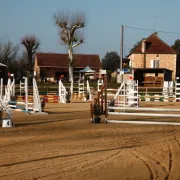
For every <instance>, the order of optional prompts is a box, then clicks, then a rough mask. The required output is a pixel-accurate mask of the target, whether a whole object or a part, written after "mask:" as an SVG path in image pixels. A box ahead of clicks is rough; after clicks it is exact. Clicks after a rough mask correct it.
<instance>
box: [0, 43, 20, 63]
mask: <svg viewBox="0 0 180 180" xmlns="http://www.w3.org/2000/svg"><path fill="white" fill-rule="evenodd" d="M18 51H19V46H18V45H13V43H12V42H10V41H7V42H4V41H2V40H1V41H0V62H1V63H3V64H6V65H8V66H9V65H10V64H11V63H12V62H13V61H16V59H17V55H18Z"/></svg>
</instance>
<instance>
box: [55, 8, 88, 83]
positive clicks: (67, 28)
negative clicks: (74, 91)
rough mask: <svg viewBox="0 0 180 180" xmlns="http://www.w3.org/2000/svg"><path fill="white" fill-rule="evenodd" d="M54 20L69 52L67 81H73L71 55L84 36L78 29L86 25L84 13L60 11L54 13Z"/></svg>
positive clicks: (72, 59) (73, 61)
mask: <svg viewBox="0 0 180 180" xmlns="http://www.w3.org/2000/svg"><path fill="white" fill-rule="evenodd" d="M53 18H54V21H55V23H56V25H57V26H58V27H59V28H60V39H61V40H62V42H63V44H64V45H66V46H67V48H68V54H69V81H70V82H71V81H73V67H74V63H75V59H74V57H73V49H74V48H75V47H76V46H79V45H80V44H82V43H83V42H84V37H83V35H82V33H81V32H80V31H79V30H80V29H83V28H84V27H85V25H86V16H85V13H83V12H79V11H75V12H70V11H66V12H65V11H62V12H59V13H57V14H54V17H53Z"/></svg>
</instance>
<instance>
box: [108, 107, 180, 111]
mask: <svg viewBox="0 0 180 180" xmlns="http://www.w3.org/2000/svg"><path fill="white" fill-rule="evenodd" d="M108 109H116V110H118V109H119V110H124V111H126V110H132V111H133V110H134V111H165V112H171V111H174V112H180V109H175V108H147V107H125V108H124V107H114V106H108Z"/></svg>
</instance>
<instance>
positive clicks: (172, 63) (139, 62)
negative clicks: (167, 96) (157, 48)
mask: <svg viewBox="0 0 180 180" xmlns="http://www.w3.org/2000/svg"><path fill="white" fill-rule="evenodd" d="M129 59H130V60H131V61H132V66H131V67H132V68H144V54H131V55H130V56H129ZM151 60H159V68H166V69H170V70H172V71H173V73H172V78H173V80H175V77H176V54H146V68H151Z"/></svg>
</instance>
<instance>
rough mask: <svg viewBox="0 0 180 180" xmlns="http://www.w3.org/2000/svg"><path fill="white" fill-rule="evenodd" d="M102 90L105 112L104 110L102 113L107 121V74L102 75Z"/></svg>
mask: <svg viewBox="0 0 180 180" xmlns="http://www.w3.org/2000/svg"><path fill="white" fill-rule="evenodd" d="M104 90H105V92H104V93H105V97H104V98H105V112H104V115H105V123H106V121H107V74H105V75H104Z"/></svg>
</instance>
